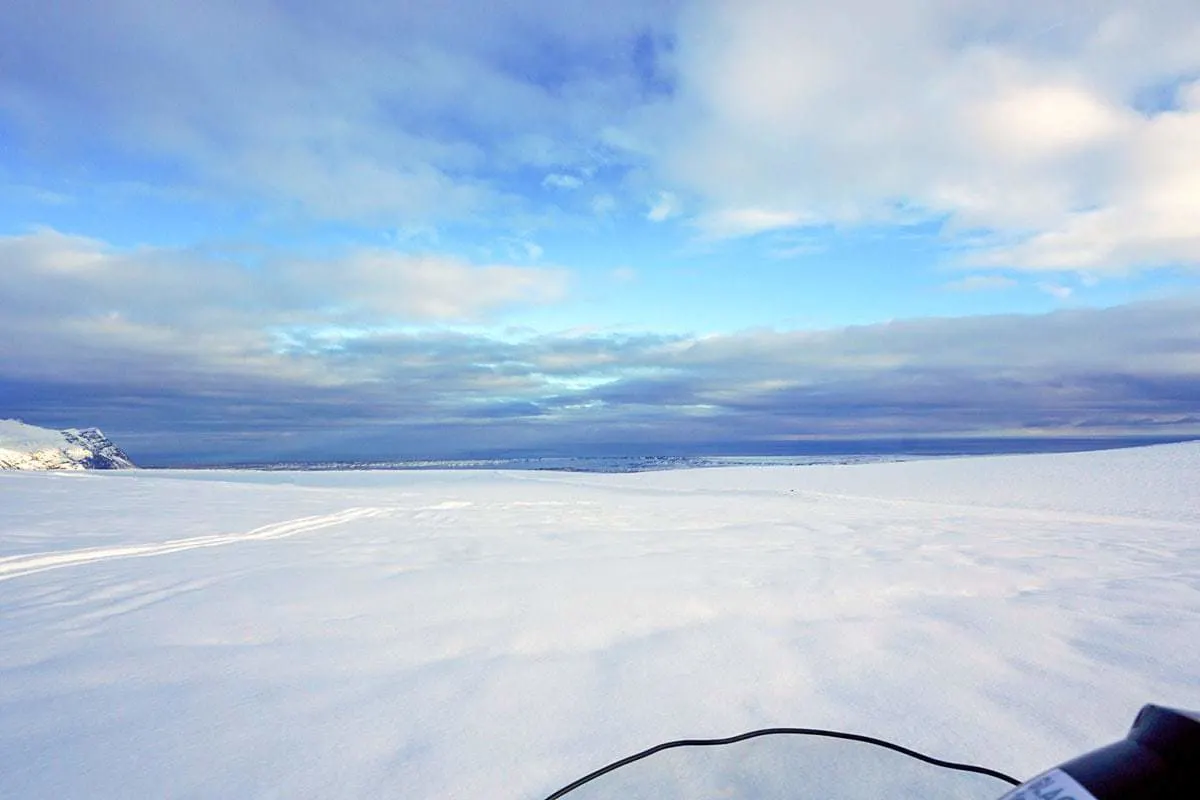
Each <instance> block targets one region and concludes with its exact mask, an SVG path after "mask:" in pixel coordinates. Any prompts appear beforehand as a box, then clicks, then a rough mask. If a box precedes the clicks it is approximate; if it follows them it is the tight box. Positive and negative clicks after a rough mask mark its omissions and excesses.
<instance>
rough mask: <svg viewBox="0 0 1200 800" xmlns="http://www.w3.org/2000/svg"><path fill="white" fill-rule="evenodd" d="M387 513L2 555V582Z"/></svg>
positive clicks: (356, 512) (361, 511) (356, 511)
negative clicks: (186, 537)
mask: <svg viewBox="0 0 1200 800" xmlns="http://www.w3.org/2000/svg"><path fill="white" fill-rule="evenodd" d="M383 513H384V509H380V508H348V509H346V510H344V511H338V512H336V513H334V514H322V515H318V516H312V517H299V518H298V519H291V520H285V521H283V522H275V523H272V524H270V525H263V526H262V527H259V528H255V529H253V530H251V531H247V532H245V533H219V534H214V535H211V536H193V537H191V538H188V539H175V540H173V541H168V542H156V543H151V544H135V545H119V546H115V547H89V548H84V549H80V550H64V551H60V552H57V553H54V552H51V553H29V554H27V555H20V556H9V557H7V558H0V581H6V580H8V579H10V578H19V577H21V576H22V575H32V574H34V573H36V572H44V571H46V570H49V569H58V568H59V567H71V566H77V565H80V564H93V563H96V562H98V561H110V560H112V559H116V558H142V557H147V556H162V555H168V554H170V553H179V552H182V551H184V550H195V549H197V548H200V547H219V546H221V545H227V544H237V543H239V542H256V541H267V540H271V539H284V538H287V537H289V536H295V535H296V534H298V533H308V532H309V531H315V530H320V529H322V528H330V527H333V526H335V525H341V524H342V523H344V522H350V521H351V520H356V519H363V518H366V517H375V516H379V515H380V514H383Z"/></svg>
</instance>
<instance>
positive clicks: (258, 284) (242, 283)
mask: <svg viewBox="0 0 1200 800" xmlns="http://www.w3.org/2000/svg"><path fill="white" fill-rule="evenodd" d="M0 264H3V265H4V269H3V270H0V341H2V342H3V343H4V344H3V346H0V361H3V362H4V363H5V364H6V367H7V369H6V374H7V375H8V376H9V377H14V376H18V375H22V374H36V375H43V376H44V377H54V376H59V377H63V376H73V375H74V374H75V373H88V374H90V373H93V372H97V371H99V373H100V374H108V372H109V371H110V369H111V364H110V362H111V360H112V359H113V358H124V359H129V358H134V357H135V355H134V354H136V358H140V359H142V360H144V361H145V362H146V363H150V364H156V365H159V366H161V364H160V362H166V363H174V364H176V365H177V367H171V368H168V371H174V370H176V369H177V370H178V371H180V372H187V371H189V370H191V371H197V372H199V373H208V372H211V371H212V370H227V371H232V372H235V373H240V372H244V371H246V370H249V371H251V372H262V373H272V372H274V371H278V372H279V373H280V377H283V376H285V375H287V374H289V373H295V372H297V370H301V371H307V369H308V366H305V365H304V364H302V363H299V362H297V361H296V360H295V359H285V358H282V357H281V356H280V355H279V353H278V350H279V345H280V343H281V342H284V341H286V339H287V337H288V336H295V335H300V334H301V333H302V334H303V336H304V337H306V338H307V337H314V338H315V339H320V337H321V332H322V331H342V332H343V333H345V332H347V331H366V330H371V329H374V328H380V327H383V328H389V327H395V326H397V325H412V324H418V325H420V324H426V325H428V324H439V323H453V322H482V321H488V320H493V319H495V318H497V317H498V316H500V315H502V314H503V313H504V312H505V311H507V310H509V309H513V308H517V307H521V306H530V305H544V304H549V303H555V302H558V301H560V300H562V299H563V298H564V297H565V295H566V292H567V288H568V276H567V274H566V273H565V272H564V271H562V270H557V269H544V268H532V267H521V266H512V265H507V264H487V265H475V264H471V263H468V262H466V261H463V260H461V259H458V258H454V257H450V256H443V255H433V254H431V255H410V254H404V253H398V252H396V251H392V250H386V249H381V248H374V249H367V248H364V249H358V250H354V251H350V252H347V253H345V254H343V255H341V256H339V257H335V258H330V259H325V260H312V259H308V260H305V259H292V258H287V257H284V256H282V255H279V254H276V255H274V256H269V257H268V258H267V260H266V261H265V262H264V263H263V264H262V265H260V266H258V267H256V268H254V269H249V268H245V267H243V266H242V265H240V264H238V263H236V262H235V261H232V260H229V259H225V258H220V257H215V256H210V255H203V254H199V253H191V252H188V251H186V250H171V249H162V248H139V249H134V250H120V249H117V248H114V247H111V246H109V245H107V244H105V243H103V242H99V241H96V240H93V239H88V238H84V237H77V236H68V235H65V234H62V233H58V232H56V231H53V230H41V231H37V232H35V233H32V234H28V235H24V236H12V237H3V238H0ZM289 331H290V332H292V333H287V332H289ZM357 369H358V368H357V367H352V368H350V372H351V373H353V372H355V371H356V370H357ZM344 377H345V376H344V375H343V376H341V377H338V376H334V375H332V374H325V375H324V376H322V377H319V378H318V382H322V381H334V382H336V381H337V380H341V379H343V378H344Z"/></svg>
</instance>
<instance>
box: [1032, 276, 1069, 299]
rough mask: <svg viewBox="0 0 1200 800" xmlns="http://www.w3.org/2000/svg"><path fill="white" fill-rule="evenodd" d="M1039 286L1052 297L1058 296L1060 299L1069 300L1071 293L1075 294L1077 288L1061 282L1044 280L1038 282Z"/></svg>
mask: <svg viewBox="0 0 1200 800" xmlns="http://www.w3.org/2000/svg"><path fill="white" fill-rule="evenodd" d="M1037 288H1038V289H1039V290H1041V291H1043V292H1045V293H1046V294H1048V295H1050V296H1051V297H1057V298H1058V299H1059V300H1067V299H1069V298H1070V297H1071V295H1073V294H1075V290H1074V289H1072V288H1071V287H1070V286H1063V285H1062V284H1061V283H1047V282H1045V281H1042V282H1040V283H1038V285H1037Z"/></svg>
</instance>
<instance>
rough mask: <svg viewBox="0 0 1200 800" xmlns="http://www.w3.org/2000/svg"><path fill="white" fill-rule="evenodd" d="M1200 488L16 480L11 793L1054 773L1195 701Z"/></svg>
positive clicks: (1, 584) (1143, 463)
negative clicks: (679, 752) (683, 746)
mask: <svg viewBox="0 0 1200 800" xmlns="http://www.w3.org/2000/svg"><path fill="white" fill-rule="evenodd" d="M1198 477H1200V446H1198V445H1195V444H1186V445H1171V446H1162V447H1154V448H1143V449H1138V450H1128V451H1111V452H1104V453H1087V454H1073V455H1047V456H1012V457H1004V458H979V459H962V460H942V461H929V462H908V463H898V464H878V465H860V466H851V467H797V468H788V467H783V468H734V469H714V470H699V471H679V472H660V473H644V474H639V475H594V474H581V473H571V474H557V473H520V472H512V473H499V472H388V473H269V474H265V473H238V472H223V473H173V472H167V473H157V472H141V473H105V474H79V473H73V474H24V473H22V474H16V473H0V642H3V645H2V646H0V797H6V798H7V797H59V798H84V797H88V798H118V797H150V796H156V797H166V796H170V797H196V798H199V797H279V798H284V797H287V798H292V797H314V798H315V797H362V798H367V797H405V798H505V797H510V798H520V799H521V800H524V799H526V798H529V799H530V800H532V799H534V798H541V797H544V796H545V795H546V794H548V793H549V792H550V791H552V790H553V789H555V788H557V787H558V786H560V785H562V784H565V783H567V782H568V781H570V780H571V779H573V778H575V777H577V776H578V775H580V774H582V773H584V772H587V771H590V770H591V769H592V768H594V767H596V766H599V765H601V764H603V763H606V762H607V761H610V760H612V759H614V758H616V757H619V756H622V755H625V754H627V753H630V752H633V751H635V750H639V749H641V748H643V747H645V746H648V745H650V744H653V743H655V742H658V741H662V740H666V739H672V738H679V737H682V736H719V735H729V734H732V733H737V732H740V731H742V730H748V729H751V728H758V727H765V726H771V725H798V726H813V727H832V728H840V729H847V730H856V731H859V732H862V733H867V734H870V735H876V736H883V737H886V738H891V739H894V740H897V741H900V742H902V743H904V744H907V745H909V746H912V747H915V748H917V749H920V750H923V751H925V752H929V753H931V754H934V755H938V756H941V757H944V758H950V759H958V760H968V761H976V762H979V763H984V764H987V765H989V766H993V767H995V768H998V769H1001V770H1004V771H1007V772H1009V773H1011V774H1016V775H1018V776H1022V777H1024V776H1028V775H1031V774H1033V773H1035V772H1037V771H1040V769H1042V768H1043V767H1045V766H1049V765H1051V764H1053V763H1055V762H1057V761H1060V760H1062V759H1063V758H1066V757H1069V756H1071V755H1074V754H1075V753H1077V752H1079V751H1081V750H1084V749H1087V748H1090V747H1093V746H1096V745H1099V744H1102V743H1105V742H1107V741H1109V740H1111V739H1114V738H1116V737H1118V736H1120V735H1122V734H1123V733H1124V730H1125V729H1126V728H1127V727H1128V725H1129V723H1130V722H1131V721H1132V718H1133V714H1134V713H1135V712H1136V710H1137V708H1138V707H1140V705H1141V704H1142V703H1144V702H1151V701H1153V702H1159V703H1165V704H1169V705H1170V704H1173V705H1178V706H1184V707H1192V708H1197V707H1200V672H1198V668H1197V665H1198V664H1200V541H1198V539H1197V527H1196V522H1197V520H1200V491H1198V490H1197V489H1196V488H1195V487H1196V485H1197V478H1198Z"/></svg>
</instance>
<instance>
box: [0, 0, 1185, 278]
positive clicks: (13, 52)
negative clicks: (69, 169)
mask: <svg viewBox="0 0 1200 800" xmlns="http://www.w3.org/2000/svg"><path fill="white" fill-rule="evenodd" d="M466 20H470V24H464V22H465V21H466ZM0 30H4V31H8V32H9V33H8V34H4V35H3V39H2V40H0V45H2V46H0V115H2V118H3V119H6V120H7V121H8V122H9V123H11V125H12V127H13V130H14V131H16V132H18V133H19V134H20V136H19V137H18V139H17V141H18V142H24V143H25V146H27V147H33V146H34V145H33V144H32V143H37V144H36V147H37V149H39V150H42V151H49V152H55V153H59V154H61V155H65V156H68V157H70V158H73V159H78V160H81V161H82V162H83V163H86V164H88V165H89V166H90V167H91V169H92V170H93V171H94V172H100V173H103V172H105V171H107V170H108V169H109V168H111V167H113V166H114V165H117V164H121V163H124V162H126V161H128V160H129V159H130V158H134V159H139V160H143V161H145V160H147V158H148V163H149V164H151V165H153V166H152V167H151V169H152V171H153V172H155V173H156V174H155V176H154V177H155V179H160V180H161V179H163V178H165V179H167V180H169V181H171V182H172V183H173V184H182V185H190V186H191V187H192V188H193V189H194V191H196V192H199V193H201V194H207V195H209V196H210V197H212V198H213V199H214V200H215V201H216V202H227V201H228V198H229V197H231V196H237V197H239V198H241V197H244V196H245V195H246V194H247V193H249V196H252V197H257V198H259V199H260V200H261V201H262V202H264V203H267V204H268V205H269V206H270V207H271V208H272V209H273V213H291V212H293V211H296V212H299V213H302V214H306V215H309V216H311V217H315V218H317V219H327V220H328V219H332V220H351V221H356V222H367V223H370V224H384V225H392V226H412V225H421V224H439V223H442V222H446V221H450V220H459V221H469V220H478V219H479V218H480V217H479V215H487V216H488V217H489V218H495V217H497V216H498V217H506V216H507V217H512V216H513V215H520V214H529V213H533V212H535V211H537V210H538V209H539V208H540V207H541V206H542V205H544V204H546V203H549V204H551V205H553V204H554V203H556V202H561V203H564V204H566V206H565V207H569V208H576V206H575V205H571V204H572V203H575V202H576V201H574V200H571V199H570V196H571V195H572V192H570V191H564V190H569V189H579V188H580V187H581V186H582V185H583V184H584V183H595V184H596V186H595V187H594V188H595V191H593V192H588V193H587V197H586V198H585V199H582V200H580V201H579V206H578V210H583V209H584V208H586V207H588V206H591V207H595V206H597V204H599V205H602V206H603V207H604V208H605V210H606V212H607V211H610V210H612V209H613V208H614V207H615V206H616V204H617V203H623V204H625V206H626V208H627V209H628V210H630V211H631V212H632V213H636V214H638V215H642V214H645V213H646V212H645V203H646V198H647V197H650V198H658V199H657V200H653V201H652V202H651V210H650V212H649V216H650V218H651V219H652V220H658V221H662V220H666V219H667V218H670V217H675V216H684V217H686V218H687V219H688V220H689V221H690V222H691V223H692V224H694V225H695V226H697V227H698V229H699V231H700V233H701V235H703V236H705V237H709V238H723V237H737V236H746V235H754V234H758V233H762V232H767V231H772V230H779V229H784V228H796V227H804V226H808V225H822V224H830V223H833V224H836V225H842V226H855V225H859V224H867V223H870V224H879V223H884V224H906V223H911V222H913V221H927V222H928V221H935V222H939V223H943V224H944V225H945V230H946V232H947V233H948V234H950V235H951V236H953V237H962V236H966V235H967V234H970V235H971V236H970V238H968V239H963V241H964V242H967V243H969V244H971V245H972V246H971V247H970V248H969V249H970V252H969V254H968V255H969V257H968V259H967V260H968V261H969V262H971V263H974V264H976V265H981V266H985V267H996V268H1013V269H1025V270H1035V271H1081V272H1087V273H1089V274H1095V275H1105V274H1125V273H1128V272H1130V271H1137V270H1142V269H1149V268H1160V267H1173V266H1180V265H1185V266H1193V267H1194V266H1195V265H1197V264H1200V238H1198V236H1200V235H1198V234H1197V233H1196V226H1195V225H1194V221H1195V220H1196V219H1197V218H1200V156H1198V155H1197V154H1198V153H1200V13H1197V10H1196V7H1195V3H1194V2H1192V0H1155V2H1150V3H1140V4H1132V5H1131V4H1129V3H1126V2H1119V0H1096V1H1095V2H1089V3H1086V4H1081V3H1069V4H1061V3H1044V2H1040V0H972V2H967V3H963V2H960V1H959V0H922V2H892V0H848V1H847V2H842V3H837V4H829V3H827V2H822V1H821V0H736V1H735V0H694V2H658V3H643V2H634V1H633V0H621V1H620V2H614V3H605V4H604V5H603V6H599V5H596V4H588V3H583V2H576V1H574V0H573V1H572V2H548V0H520V2H516V3H505V4H503V5H501V6H494V7H488V8H487V9H481V8H480V7H479V6H478V4H473V3H468V2H465V0H454V1H453V2H448V3H438V4H435V5H430V4H424V5H422V4H413V3H401V4H391V5H389V6H388V7H387V8H386V9H385V8H381V7H380V6H379V5H378V4H376V3H367V2H358V0H351V2H348V3H342V4H339V6H338V8H337V9H336V11H334V10H333V9H331V8H330V7H328V6H327V5H325V4H321V3H311V2H303V3H289V4H286V5H279V4H276V3H268V2H232V0H218V1H217V2H209V3H203V4H200V5H195V6H188V7H186V8H185V7H184V6H180V5H178V4H166V5H161V6H154V7H151V6H148V5H146V4H145V3H143V2H139V1H138V0H113V2H108V3H105V4H103V7H101V6H94V7H93V6H90V5H84V6H81V7H79V8H74V9H72V12H71V13H70V14H65V13H45V11H44V9H43V7H42V5H41V4H38V3H33V2H25V1H24V0H21V1H20V2H13V3H8V4H6V5H5V7H4V9H3V10H2V11H0ZM17 31H19V32H20V35H19V36H18V35H16V33H15V32H17ZM143 166H145V165H143ZM142 177H143V178H145V177H147V176H142ZM547 188H550V189H555V190H557V191H555V192H551V193H550V195H549V196H548V195H547V194H546V189H547ZM589 213H590V212H589ZM981 234H982V238H980V235H981Z"/></svg>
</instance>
